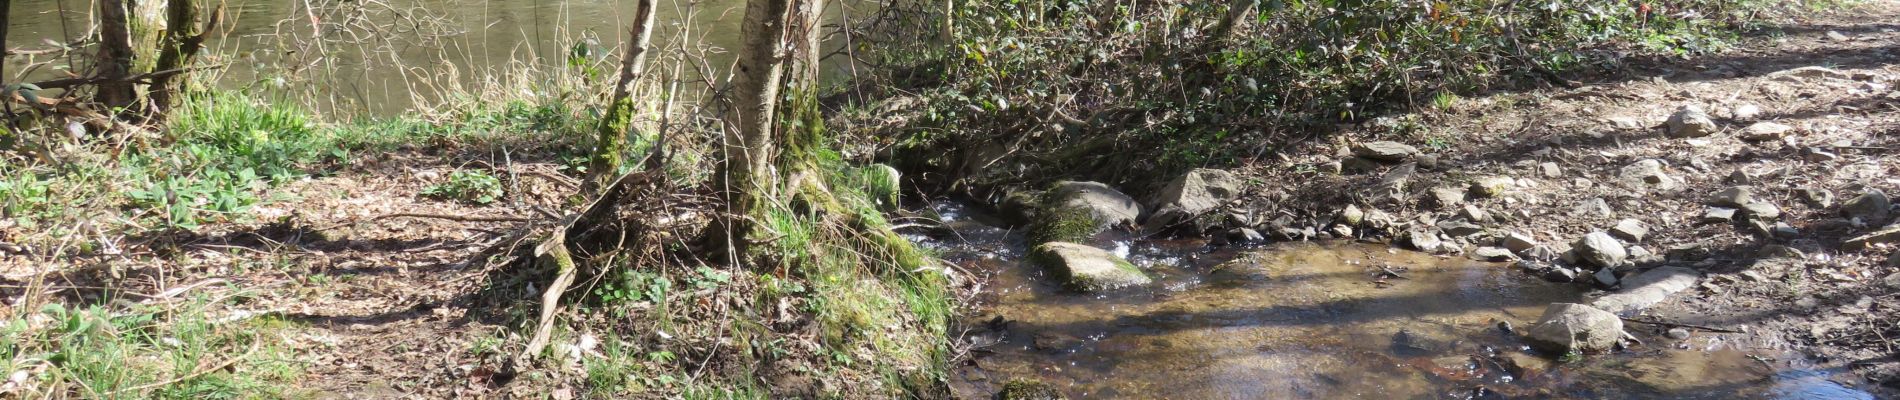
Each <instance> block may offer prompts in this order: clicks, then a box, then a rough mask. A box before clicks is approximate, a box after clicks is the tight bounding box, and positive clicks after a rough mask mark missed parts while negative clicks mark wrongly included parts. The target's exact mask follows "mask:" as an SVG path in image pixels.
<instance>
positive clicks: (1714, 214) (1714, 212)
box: [1702, 207, 1735, 224]
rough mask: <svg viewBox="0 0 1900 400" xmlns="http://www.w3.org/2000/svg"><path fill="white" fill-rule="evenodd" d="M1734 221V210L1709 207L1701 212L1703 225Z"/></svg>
mask: <svg viewBox="0 0 1900 400" xmlns="http://www.w3.org/2000/svg"><path fill="white" fill-rule="evenodd" d="M1734 221H1735V209H1733V208H1724V207H1709V208H1708V209H1707V210H1703V211H1702V222H1703V223H1709V224H1723V223H1729V222H1734Z"/></svg>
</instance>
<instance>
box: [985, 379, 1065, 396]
mask: <svg viewBox="0 0 1900 400" xmlns="http://www.w3.org/2000/svg"><path fill="white" fill-rule="evenodd" d="M996 399H997V400H1064V399H1067V397H1063V396H1062V392H1060V391H1057V390H1056V387H1055V386H1049V384H1047V383H1042V381H1036V380H1028V379H1012V380H1010V381H1009V383H1005V384H1003V390H1002V391H1000V392H996Z"/></svg>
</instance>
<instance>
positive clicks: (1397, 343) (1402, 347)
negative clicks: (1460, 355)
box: [1391, 328, 1450, 356]
mask: <svg viewBox="0 0 1900 400" xmlns="http://www.w3.org/2000/svg"><path fill="white" fill-rule="evenodd" d="M1446 347H1450V346H1449V345H1447V344H1446V343H1444V342H1442V341H1439V340H1435V339H1432V338H1429V337H1425V336H1424V335H1420V334H1418V332H1413V331H1412V330H1410V329H1402V328H1401V329H1399V331H1398V332H1397V333H1393V334H1392V347H1391V348H1392V352H1393V353H1398V354H1400V355H1405V356H1422V355H1426V354H1433V353H1438V352H1440V351H1443V350H1445V348H1446Z"/></svg>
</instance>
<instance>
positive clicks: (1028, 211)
mask: <svg viewBox="0 0 1900 400" xmlns="http://www.w3.org/2000/svg"><path fill="white" fill-rule="evenodd" d="M1041 197H1042V192H1039V191H1027V190H1018V191H1013V192H1009V194H1008V195H1005V196H1003V201H1002V202H999V203H997V204H996V213H997V216H998V217H1001V218H1002V219H1003V222H1005V223H1008V224H1010V225H1011V226H1026V225H1029V223H1030V222H1031V221H1034V220H1035V217H1036V208H1037V207H1038V206H1039V204H1037V203H1038V202H1039V201H1041Z"/></svg>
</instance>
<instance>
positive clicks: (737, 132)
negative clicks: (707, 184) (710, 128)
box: [714, 0, 810, 261]
mask: <svg viewBox="0 0 1900 400" xmlns="http://www.w3.org/2000/svg"><path fill="white" fill-rule="evenodd" d="M793 1H799V2H809V1H810V0H750V1H747V2H746V10H745V19H744V22H742V25H740V28H739V33H740V37H741V38H742V40H743V43H742V44H741V45H740V50H739V53H738V57H739V60H738V67H737V69H736V70H735V71H733V74H732V86H731V98H730V100H731V109H730V114H729V116H728V121H729V124H728V126H727V130H726V134H725V136H724V138H723V140H722V145H723V146H722V147H723V148H724V150H725V153H726V159H725V162H724V163H722V164H721V165H720V171H719V179H720V181H719V183H720V184H721V185H723V186H724V189H725V195H726V207H727V209H726V213H725V217H724V218H721V219H722V224H721V225H722V228H723V229H720V232H718V233H715V234H716V235H722V236H717V237H714V239H715V241H716V242H720V243H723V244H724V245H725V246H724V247H726V248H725V249H721V250H723V251H726V252H728V256H729V257H732V259H733V260H734V261H738V260H739V258H741V257H743V256H744V255H745V254H746V247H747V237H748V235H750V234H751V232H752V225H753V224H752V223H751V222H750V221H749V220H748V219H747V217H746V216H747V215H750V214H751V213H752V212H753V211H755V209H756V208H757V207H758V206H759V205H761V204H765V202H766V200H769V199H772V198H774V197H775V196H777V195H778V193H777V192H778V188H777V187H778V183H777V179H776V177H774V176H773V174H772V160H775V159H776V157H775V155H774V153H775V151H776V148H775V147H776V146H775V143H774V142H773V136H774V135H773V133H774V130H775V128H776V124H775V118H774V117H775V115H776V114H775V113H776V112H777V110H778V103H779V84H780V81H781V79H782V78H783V77H784V75H785V60H786V58H787V55H786V54H785V52H784V51H783V50H784V49H785V48H786V44H787V43H786V41H785V39H786V30H787V29H786V28H787V26H786V25H787V21H788V20H789V19H790V18H791V10H792V7H791V3H792V2H793Z"/></svg>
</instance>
